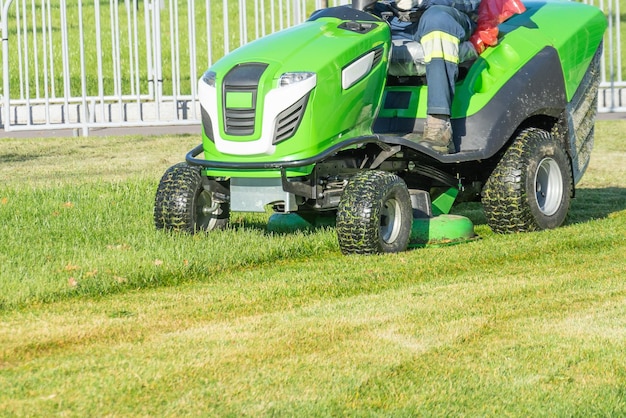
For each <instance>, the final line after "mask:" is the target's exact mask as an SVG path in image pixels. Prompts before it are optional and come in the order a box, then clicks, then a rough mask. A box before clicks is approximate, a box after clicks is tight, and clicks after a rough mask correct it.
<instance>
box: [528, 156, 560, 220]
mask: <svg viewBox="0 0 626 418" xmlns="http://www.w3.org/2000/svg"><path fill="white" fill-rule="evenodd" d="M535 196H536V199H537V206H538V207H539V210H540V211H541V213H543V214H544V215H546V216H552V215H554V214H555V213H556V212H557V211H558V210H559V207H560V206H561V201H562V200H563V176H562V175H561V170H560V169H559V165H558V164H557V162H556V161H555V160H554V159H552V158H544V159H543V160H541V162H540V163H539V167H538V168H537V172H536V173H535Z"/></svg>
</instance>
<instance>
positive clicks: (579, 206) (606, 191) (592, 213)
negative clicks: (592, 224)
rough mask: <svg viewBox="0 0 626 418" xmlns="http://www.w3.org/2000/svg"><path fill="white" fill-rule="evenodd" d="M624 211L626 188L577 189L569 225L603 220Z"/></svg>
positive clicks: (570, 212) (568, 221) (625, 206)
mask: <svg viewBox="0 0 626 418" xmlns="http://www.w3.org/2000/svg"><path fill="white" fill-rule="evenodd" d="M622 210H626V189H625V188H621V187H606V188H603V189H577V190H576V198H575V199H572V204H571V207H570V211H569V217H568V220H567V223H568V224H577V223H585V222H588V221H592V220H594V219H602V218H606V217H607V216H609V215H610V214H611V213H615V212H620V211H622Z"/></svg>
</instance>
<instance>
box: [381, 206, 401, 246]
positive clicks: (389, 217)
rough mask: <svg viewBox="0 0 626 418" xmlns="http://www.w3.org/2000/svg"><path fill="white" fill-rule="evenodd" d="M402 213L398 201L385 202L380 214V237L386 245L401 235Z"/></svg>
mask: <svg viewBox="0 0 626 418" xmlns="http://www.w3.org/2000/svg"><path fill="white" fill-rule="evenodd" d="M401 218H402V211H401V209H400V203H399V202H398V201H397V200H396V199H389V200H387V201H385V204H384V205H383V208H382V211H381V214H380V237H381V238H382V240H383V241H384V242H386V243H388V244H389V243H392V242H394V241H395V240H396V239H398V236H399V235H400V226H401V224H402V219H401Z"/></svg>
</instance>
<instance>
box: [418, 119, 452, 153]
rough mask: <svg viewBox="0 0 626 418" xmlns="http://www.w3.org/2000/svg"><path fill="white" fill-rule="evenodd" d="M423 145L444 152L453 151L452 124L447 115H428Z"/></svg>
mask: <svg viewBox="0 0 626 418" xmlns="http://www.w3.org/2000/svg"><path fill="white" fill-rule="evenodd" d="M420 144H421V145H424V146H426V147H428V148H430V149H432V150H434V151H437V152H440V153H442V154H448V153H450V152H452V151H453V150H452V126H451V125H450V117H449V116H447V115H428V117H427V118H426V125H424V136H423V137H422V141H421V142H420Z"/></svg>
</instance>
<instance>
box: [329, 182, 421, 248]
mask: <svg viewBox="0 0 626 418" xmlns="http://www.w3.org/2000/svg"><path fill="white" fill-rule="evenodd" d="M412 225H413V209H412V207H411V197H410V196H409V191H408V189H407V187H406V184H405V183H404V181H403V180H402V179H400V178H399V177H398V176H396V175H395V174H392V173H388V172H385V171H364V172H361V173H358V174H356V175H354V176H353V177H352V178H351V179H350V181H349V182H348V184H347V186H346V188H345V189H344V192H343V195H342V197H341V200H340V202H339V207H338V209H337V222H336V230H337V238H338V240H339V247H340V249H341V252H342V253H344V254H375V253H393V252H399V251H404V250H406V248H407V245H408V243H409V238H410V235H411V227H412Z"/></svg>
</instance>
